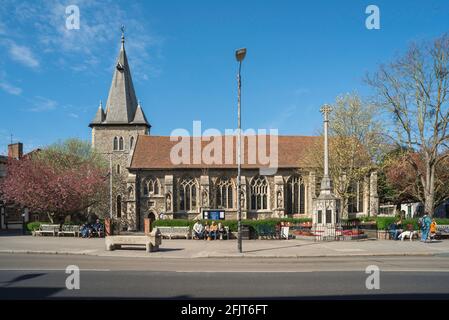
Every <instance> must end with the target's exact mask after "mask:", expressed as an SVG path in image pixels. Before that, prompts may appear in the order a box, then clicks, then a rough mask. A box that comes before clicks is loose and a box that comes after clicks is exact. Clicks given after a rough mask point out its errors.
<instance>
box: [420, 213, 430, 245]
mask: <svg viewBox="0 0 449 320" xmlns="http://www.w3.org/2000/svg"><path fill="white" fill-rule="evenodd" d="M419 220H420V225H421V241H422V242H426V241H427V238H428V237H429V230H430V224H431V220H430V217H429V215H428V213H427V212H425V213H424V216H423V217H422V218H421V219H419Z"/></svg>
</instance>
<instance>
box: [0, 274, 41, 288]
mask: <svg viewBox="0 0 449 320" xmlns="http://www.w3.org/2000/svg"><path fill="white" fill-rule="evenodd" d="M43 275H45V273H28V274H23V275H21V276H18V277H15V278H14V279H12V280H9V281H5V282H1V283H4V284H6V286H9V285H12V284H15V283H16V282H20V281H25V280H30V279H34V278H38V277H42V276H43Z"/></svg>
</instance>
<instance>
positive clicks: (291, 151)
mask: <svg viewBox="0 0 449 320" xmlns="http://www.w3.org/2000/svg"><path fill="white" fill-rule="evenodd" d="M220 137H221V138H222V142H223V143H222V148H221V149H222V155H221V159H222V160H221V161H220V163H218V164H217V163H208V162H207V159H206V162H205V161H204V160H205V159H200V161H197V163H194V158H193V148H194V146H193V145H194V143H195V144H196V145H197V146H199V144H198V143H199V142H200V139H201V138H200V137H183V139H185V140H186V141H188V142H189V144H190V146H189V147H190V157H189V159H190V163H180V164H176V163H173V162H172V161H171V158H170V154H171V153H172V152H173V151H172V148H173V147H174V146H175V145H177V144H178V143H179V141H181V139H180V138H179V140H175V141H170V137H169V136H145V135H140V136H139V137H138V138H137V142H136V146H135V149H134V154H133V156H132V159H131V164H130V168H131V169H175V168H180V169H181V168H190V169H194V168H235V167H236V166H237V165H236V164H237V155H236V150H237V139H236V137H234V136H218V138H220ZM210 138H212V139H210ZM214 138H217V137H202V141H201V151H202V152H203V154H204V150H205V147H207V146H208V145H209V148H210V147H211V146H212V144H211V141H214ZM248 138H249V139H248ZM261 138H265V144H264V143H263V141H264V140H263V139H261ZM277 138H278V165H277V167H278V168H306V167H312V166H313V163H311V160H310V159H311V157H310V155H311V154H312V153H313V152H316V151H317V149H316V148H317V147H319V145H320V144H319V141H320V139H321V137H318V136H277ZM208 139H210V140H208ZM271 139H273V138H272V137H270V136H242V144H244V145H245V148H244V153H242V168H263V167H268V165H267V164H266V162H265V164H263V163H261V161H259V160H260V159H259V157H258V156H256V157H255V158H254V156H255V155H256V154H257V151H252V152H250V155H251V156H252V157H253V158H252V159H257V160H256V161H254V160H251V157H250V159H248V152H247V149H248V148H247V147H248V141H251V142H250V144H249V145H250V146H253V145H254V146H256V147H254V149H255V150H257V149H258V148H257V145H258V144H259V143H260V144H261V145H262V146H263V145H265V146H266V149H267V150H266V152H263V151H264V150H262V149H261V152H260V156H261V157H264V156H265V157H267V158H269V157H270V154H271V153H270V142H271ZM225 141H227V142H228V143H229V144H228V147H227V148H226V143H225ZM254 141H256V142H254ZM273 141H274V140H273ZM212 143H213V142H212ZM231 144H232V147H230V146H229V145H231ZM225 148H226V150H232V154H233V161H229V160H228V161H226V160H225V159H226V158H225V152H224V151H225ZM175 150H176V149H175ZM206 150H207V149H206ZM274 150H275V149H274ZM173 153H174V152H173ZM196 154H199V153H198V152H196ZM207 154H208V153H207ZM228 154H229V153H228ZM273 156H274V154H273ZM228 159H230V158H228ZM198 162H199V163H198ZM262 162H263V161H262Z"/></svg>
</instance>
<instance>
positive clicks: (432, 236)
mask: <svg viewBox="0 0 449 320" xmlns="http://www.w3.org/2000/svg"><path fill="white" fill-rule="evenodd" d="M436 234H437V222H436V221H435V219H432V223H431V224H430V241H433V239H435V235H436Z"/></svg>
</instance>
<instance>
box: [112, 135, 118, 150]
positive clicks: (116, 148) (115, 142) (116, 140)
mask: <svg viewBox="0 0 449 320" xmlns="http://www.w3.org/2000/svg"><path fill="white" fill-rule="evenodd" d="M113 149H114V150H118V139H117V137H114V143H113Z"/></svg>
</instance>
